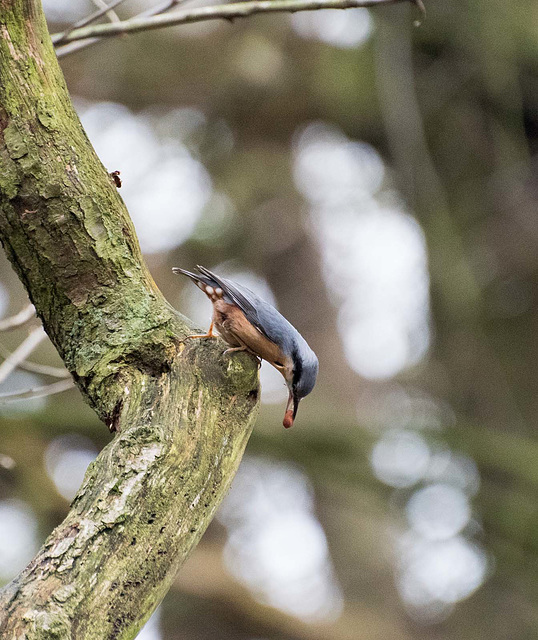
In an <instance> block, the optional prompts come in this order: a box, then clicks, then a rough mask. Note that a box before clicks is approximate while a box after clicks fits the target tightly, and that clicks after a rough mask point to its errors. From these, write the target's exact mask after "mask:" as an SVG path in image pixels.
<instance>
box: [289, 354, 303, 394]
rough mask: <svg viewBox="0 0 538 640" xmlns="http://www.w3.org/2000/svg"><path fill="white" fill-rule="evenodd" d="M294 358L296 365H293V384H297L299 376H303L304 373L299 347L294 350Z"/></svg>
mask: <svg viewBox="0 0 538 640" xmlns="http://www.w3.org/2000/svg"><path fill="white" fill-rule="evenodd" d="M292 359H293V364H294V367H293V385H294V386H295V385H297V383H298V382H299V378H300V377H301V374H302V373H303V363H302V362H301V360H300V359H299V353H298V352H297V349H295V350H294V351H293V354H292Z"/></svg>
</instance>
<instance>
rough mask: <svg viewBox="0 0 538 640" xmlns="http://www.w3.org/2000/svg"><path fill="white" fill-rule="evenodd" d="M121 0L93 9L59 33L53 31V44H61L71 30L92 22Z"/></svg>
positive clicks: (121, 0) (122, 0)
mask: <svg viewBox="0 0 538 640" xmlns="http://www.w3.org/2000/svg"><path fill="white" fill-rule="evenodd" d="M122 2H125V0H113V2H111V3H110V4H109V5H106V8H105V7H102V8H101V9H98V10H97V11H94V12H93V13H91V14H90V15H89V16H86V17H85V18H82V20H79V21H78V22H75V23H74V24H72V25H71V26H70V27H68V28H67V29H66V30H65V31H62V32H61V33H55V34H54V35H52V36H51V37H52V42H53V44H55V45H58V44H61V43H62V42H64V38H66V37H67V36H68V35H69V34H70V33H71V32H72V31H74V30H75V29H81V28H82V27H86V26H87V25H89V24H91V23H92V22H95V21H96V20H99V18H102V17H103V16H104V15H105V14H107V13H108V12H109V11H111V10H112V9H114V8H115V7H117V6H118V5H119V4H121V3H122Z"/></svg>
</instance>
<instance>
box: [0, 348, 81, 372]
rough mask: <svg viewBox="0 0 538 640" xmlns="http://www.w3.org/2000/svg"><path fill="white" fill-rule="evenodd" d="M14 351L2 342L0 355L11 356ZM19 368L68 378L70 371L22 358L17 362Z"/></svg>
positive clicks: (3, 356)
mask: <svg viewBox="0 0 538 640" xmlns="http://www.w3.org/2000/svg"><path fill="white" fill-rule="evenodd" d="M11 355H12V352H11V351H10V350H9V349H6V348H5V347H4V345H2V344H0V356H1V357H2V358H4V359H6V358H9V357H10V356H11ZM17 368H18V369H23V370H24V371H30V372H31V373H39V374H40V375H42V376H51V377H52V378H68V377H69V375H70V374H69V371H67V369H64V368H62V367H51V366H49V365H46V364H37V362H30V361H28V360H21V361H20V362H18V363H17Z"/></svg>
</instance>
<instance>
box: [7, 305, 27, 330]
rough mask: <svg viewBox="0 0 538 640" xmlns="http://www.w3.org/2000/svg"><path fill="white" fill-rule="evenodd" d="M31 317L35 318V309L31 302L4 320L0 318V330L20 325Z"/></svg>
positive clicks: (15, 327)
mask: <svg viewBox="0 0 538 640" xmlns="http://www.w3.org/2000/svg"><path fill="white" fill-rule="evenodd" d="M32 318H35V309H34V305H33V304H29V305H28V306H27V307H24V309H23V310H22V311H19V313H17V314H16V315H14V316H11V317H10V318H6V319H5V320H0V331H9V330H10V329H17V328H18V327H22V325H23V324H26V323H27V322H29V321H30V320H31V319H32Z"/></svg>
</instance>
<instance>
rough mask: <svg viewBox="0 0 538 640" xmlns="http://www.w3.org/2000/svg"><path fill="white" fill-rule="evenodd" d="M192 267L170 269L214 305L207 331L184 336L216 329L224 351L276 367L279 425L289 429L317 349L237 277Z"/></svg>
mask: <svg viewBox="0 0 538 640" xmlns="http://www.w3.org/2000/svg"><path fill="white" fill-rule="evenodd" d="M196 268H197V270H198V273H191V272H190V271H185V269H180V268H179V267H174V268H173V269H172V271H173V272H174V273H175V274H177V275H180V274H181V275H184V276H187V277H188V278H190V279H191V280H192V281H193V282H194V283H195V284H196V285H197V286H198V287H199V288H200V289H201V290H202V291H203V292H204V293H205V294H206V296H207V297H208V298H209V299H210V300H211V303H212V305H213V318H212V321H211V325H210V327H209V330H208V332H207V333H204V334H196V335H192V336H188V338H191V339H196V338H198V339H200V338H216V337H217V335H215V333H214V330H216V331H217V332H218V335H220V336H221V338H222V339H223V340H224V341H225V342H226V343H227V344H228V345H229V348H228V349H226V351H225V352H224V353H233V352H236V351H247V352H248V353H251V354H253V355H254V356H256V357H257V358H259V359H260V361H261V360H266V361H267V362H269V364H271V365H272V366H273V367H275V369H277V370H278V371H280V373H281V374H282V376H283V377H284V380H285V381H286V385H287V387H288V392H289V396H288V403H287V405H286V412H285V414H284V420H283V425H284V427H285V428H286V429H289V428H290V427H291V426H293V423H294V421H295V417H296V416H297V409H298V408H299V402H300V401H301V399H302V398H304V397H305V396H307V395H308V394H309V393H310V392H311V391H312V389H313V388H314V385H315V384H316V378H317V375H318V369H319V362H318V358H317V356H316V354H315V353H314V352H313V351H312V349H311V348H310V347H309V345H308V343H307V342H306V340H305V339H304V338H303V336H302V335H301V334H300V333H299V332H298V331H297V329H296V328H295V327H294V326H293V325H292V324H290V323H289V322H288V321H287V320H286V318H284V316H283V315H281V314H280V313H279V312H278V311H277V310H276V309H275V308H274V307H273V305H271V304H269V303H268V302H266V301H265V300H262V298H260V297H259V296H257V295H256V294H255V293H254V292H253V291H251V290H250V289H247V287H245V286H243V285H241V284H239V283H237V282H233V281H232V280H228V279H227V278H223V277H221V276H218V275H217V274H216V273H213V272H212V271H210V270H209V269H206V268H205V267H201V266H199V265H198V266H197V267H196Z"/></svg>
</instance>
